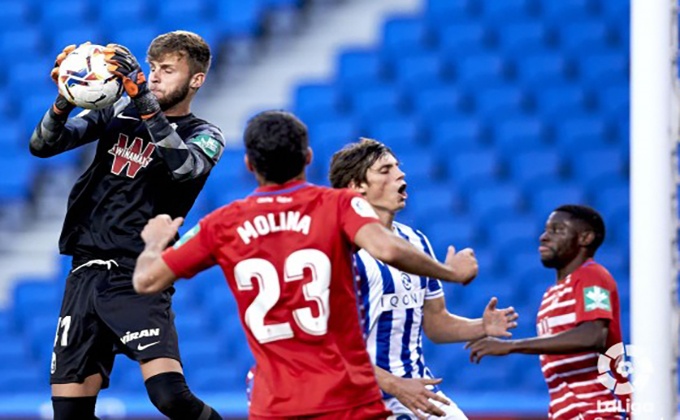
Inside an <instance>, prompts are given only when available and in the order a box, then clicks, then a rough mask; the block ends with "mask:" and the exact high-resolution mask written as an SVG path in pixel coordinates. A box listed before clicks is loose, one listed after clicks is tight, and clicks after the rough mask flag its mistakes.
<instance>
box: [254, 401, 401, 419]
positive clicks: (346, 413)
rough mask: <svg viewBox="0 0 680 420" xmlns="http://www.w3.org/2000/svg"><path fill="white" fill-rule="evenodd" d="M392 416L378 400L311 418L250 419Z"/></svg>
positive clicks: (306, 417)
mask: <svg viewBox="0 0 680 420" xmlns="http://www.w3.org/2000/svg"><path fill="white" fill-rule="evenodd" d="M391 415H392V412H391V411H390V410H388V409H387V408H386V407H385V403H383V402H382V400H378V401H373V402H370V403H367V404H363V405H360V406H357V407H353V408H350V409H349V410H337V411H329V412H326V413H320V414H312V415H309V416H294V417H269V416H267V417H265V416H256V415H252V414H251V415H250V416H248V418H249V419H250V420H385V419H386V418H388V417H389V416H391Z"/></svg>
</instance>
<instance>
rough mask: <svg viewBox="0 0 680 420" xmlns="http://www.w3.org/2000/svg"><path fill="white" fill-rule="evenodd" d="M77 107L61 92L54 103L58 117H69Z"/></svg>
mask: <svg viewBox="0 0 680 420" xmlns="http://www.w3.org/2000/svg"><path fill="white" fill-rule="evenodd" d="M75 107H76V106H75V105H73V104H72V103H71V102H69V101H68V99H66V97H65V96H64V95H62V94H59V95H57V99H55V100H54V104H53V105H52V112H53V113H54V115H55V116H57V117H64V116H65V117H68V115H69V114H70V113H71V111H73V109H74V108H75Z"/></svg>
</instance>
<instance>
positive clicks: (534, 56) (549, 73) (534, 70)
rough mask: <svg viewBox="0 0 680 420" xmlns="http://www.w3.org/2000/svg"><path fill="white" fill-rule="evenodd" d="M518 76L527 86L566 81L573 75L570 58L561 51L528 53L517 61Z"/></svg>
mask: <svg viewBox="0 0 680 420" xmlns="http://www.w3.org/2000/svg"><path fill="white" fill-rule="evenodd" d="M515 66H516V70H517V78H518V79H519V81H521V82H522V83H523V84H525V85H527V86H543V85H551V84H556V83H564V82H565V81H567V80H568V79H569V77H570V75H571V64H570V62H569V60H568V59H567V58H566V57H564V56H563V55H561V54H560V53H556V52H550V51H544V52H535V53H528V54H526V55H523V56H521V57H518V58H517V60H516V62H515Z"/></svg>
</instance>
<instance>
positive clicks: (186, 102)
mask: <svg viewBox="0 0 680 420" xmlns="http://www.w3.org/2000/svg"><path fill="white" fill-rule="evenodd" d="M191 100H192V95H187V97H186V98H184V99H183V100H182V101H181V102H179V103H177V104H175V105H173V106H171V107H170V108H168V109H166V110H165V111H163V114H165V116H166V117H183V116H185V115H189V114H191Z"/></svg>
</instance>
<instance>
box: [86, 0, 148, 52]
mask: <svg viewBox="0 0 680 420" xmlns="http://www.w3.org/2000/svg"><path fill="white" fill-rule="evenodd" d="M152 5H153V0H138V1H135V2H132V3H129V4H126V3H124V2H108V3H105V2H92V7H93V8H94V9H95V14H96V15H97V17H98V19H97V21H98V22H99V25H100V27H101V28H102V29H103V30H104V31H106V32H107V33H108V36H109V42H116V43H117V42H118V41H117V39H116V38H117V37H116V33H117V32H118V31H121V30H125V29H131V28H135V27H139V26H142V25H145V24H147V23H148V22H149V20H150V16H149V14H150V12H151V8H152Z"/></svg>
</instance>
